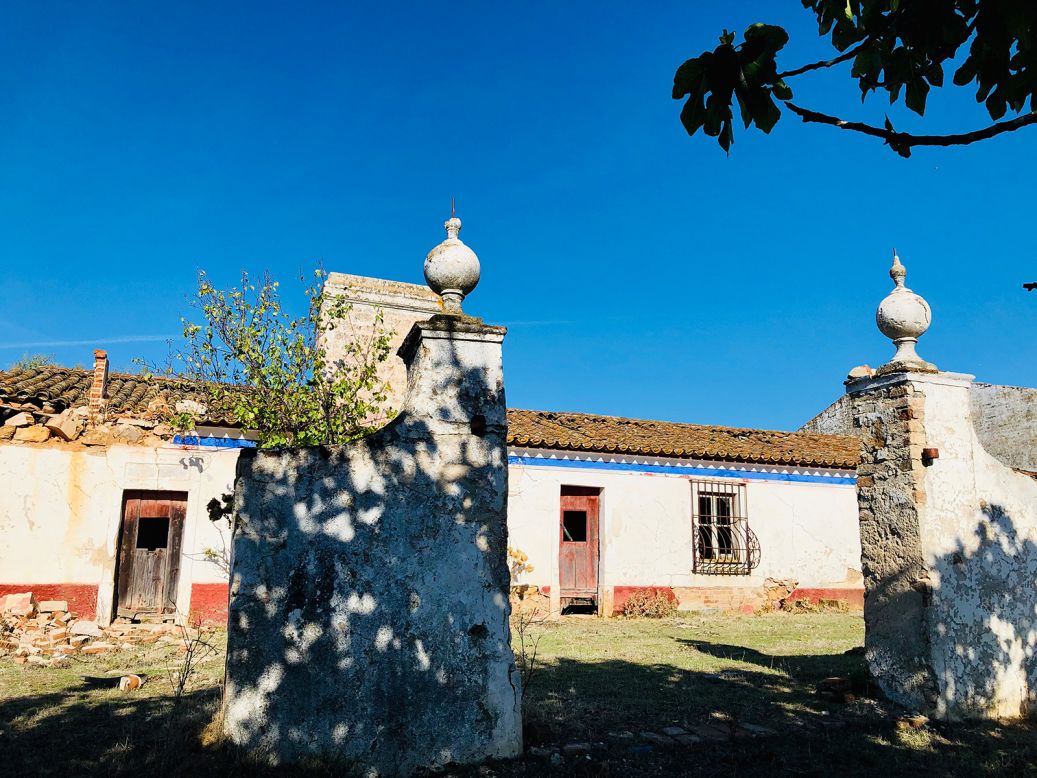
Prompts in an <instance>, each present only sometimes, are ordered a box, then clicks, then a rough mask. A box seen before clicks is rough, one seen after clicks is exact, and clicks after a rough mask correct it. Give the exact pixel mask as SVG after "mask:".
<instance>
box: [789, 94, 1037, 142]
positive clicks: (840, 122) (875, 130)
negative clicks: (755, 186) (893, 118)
mask: <svg viewBox="0 0 1037 778" xmlns="http://www.w3.org/2000/svg"><path fill="white" fill-rule="evenodd" d="M785 105H786V106H788V108H789V110H790V111H792V112H793V113H795V114H797V115H798V116H800V117H801V118H802V119H803V121H805V122H818V123H819V124H831V125H832V126H833V127H838V128H839V129H841V130H853V131H854V132H860V133H863V134H865V135H871V136H873V137H876V138H882V139H883V140H885V141H887V142H888V143H889V144H890V145H896V146H902V147H910V146H963V145H965V144H968V143H974V142H975V141H978V140H986V139H987V138H993V137H994V136H995V135H1000V134H1001V133H1003V132H1012V131H1013V130H1018V129H1019V128H1020V127H1025V126H1027V125H1028V124H1034V123H1035V122H1037V111H1031V112H1030V113H1027V114H1023V115H1022V116H1017V117H1016V118H1014V119H1009V120H1007V121H1003V122H995V123H994V124H992V125H990V126H989V127H984V128H983V129H981V130H973V131H972V132H963V133H957V134H953V135H912V134H911V133H908V132H897V131H896V130H887V129H885V128H883V127H874V126H872V125H870V124H864V123H863V122H849V121H846V120H845V119H840V118H839V117H838V116H829V115H828V114H824V113H818V112H817V111H811V110H809V109H807V108H800V107H799V106H798V105H795V104H794V103H789V102H786V103H785Z"/></svg>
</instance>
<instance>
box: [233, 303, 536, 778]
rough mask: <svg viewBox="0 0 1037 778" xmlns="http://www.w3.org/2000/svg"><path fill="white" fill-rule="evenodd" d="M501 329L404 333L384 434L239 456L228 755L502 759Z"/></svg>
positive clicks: (514, 684)
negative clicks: (395, 396) (393, 413)
mask: <svg viewBox="0 0 1037 778" xmlns="http://www.w3.org/2000/svg"><path fill="white" fill-rule="evenodd" d="M504 332H505V331H504V329H503V328H501V327H489V326H484V325H482V324H481V322H478V321H477V320H473V319H469V318H467V317H455V316H435V317H433V318H432V319H431V320H429V321H427V322H419V323H417V324H415V325H414V327H413V328H412V330H411V332H410V334H409V335H408V337H407V339H406V340H405V342H404V343H403V345H402V347H401V349H400V354H401V356H402V357H403V359H404V361H405V362H406V364H407V398H406V403H405V406H404V410H403V412H402V413H401V414H400V415H399V416H398V417H397V418H396V419H395V420H394V421H393V422H391V423H390V424H389V425H388V426H386V427H385V428H383V429H381V430H379V431H378V432H376V433H374V434H373V435H370V436H368V437H366V438H363V439H360V440H357V441H354V442H352V443H349V444H346V445H343V446H334V447H320V448H310V449H301V450H293V451H258V452H257V451H248V450H245V451H243V452H242V456H241V459H240V460H239V465H238V480H237V487H236V494H235V526H234V536H233V562H232V570H231V593H230V614H229V625H228V649H227V681H226V691H225V698H224V714H225V719H224V720H225V725H224V726H225V732H226V734H227V736H228V737H229V739H230V740H231V741H232V742H234V743H236V744H238V745H240V746H242V747H244V748H245V750H246V751H248V752H250V753H252V754H253V755H255V756H258V757H260V758H262V759H264V760H266V761H269V762H272V763H291V762H299V761H300V760H305V759H308V758H314V757H315V758H319V759H325V760H330V761H332V762H335V763H340V764H343V765H345V766H348V767H350V768H351V769H353V768H355V769H357V770H358V772H360V773H365V774H378V775H409V774H410V773H412V772H413V771H415V770H417V769H420V768H433V767H436V766H439V765H444V764H447V763H450V762H456V763H473V762H478V761H481V760H484V759H488V758H501V757H510V756H516V755H518V754H519V753H521V750H522V734H521V732H522V729H521V713H520V707H521V704H520V703H521V700H520V694H521V685H520V681H519V677H518V673H517V670H516V668H515V662H514V657H513V655H512V651H511V646H510V641H509V637H510V634H509V626H508V616H509V613H510V605H509V600H508V594H509V585H510V580H509V573H508V566H507V560H506V548H507V502H506V500H507V449H506V443H505V440H506V432H507V421H506V404H505V399H504V381H503V371H502V365H501V342H502V340H503V338H504Z"/></svg>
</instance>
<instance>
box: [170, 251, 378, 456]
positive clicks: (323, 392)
mask: <svg viewBox="0 0 1037 778" xmlns="http://www.w3.org/2000/svg"><path fill="white" fill-rule="evenodd" d="M323 278H324V274H323V272H322V271H320V270H318V271H317V272H316V273H315V274H314V279H315V280H314V284H313V285H312V286H309V287H307V288H306V290H305V294H306V298H307V302H308V306H307V312H306V314H305V315H303V316H295V317H293V316H292V315H290V314H289V313H288V312H287V311H286V310H285V309H284V307H283V306H282V303H281V299H280V293H279V291H278V287H279V284H278V282H276V281H274V280H273V279H271V278H270V277H269V276H264V277H263V279H262V281H261V282H259V283H258V284H257V283H255V282H254V281H253V280H252V279H251V278H250V277H249V275H248V274H247V273H243V274H242V277H241V286H240V288H232V289H227V290H222V289H217V288H216V287H214V286H213V285H212V283H211V282H210V281H209V280H208V278H207V277H206V275H205V273H200V274H199V278H198V291H197V293H196V295H195V299H194V307H195V308H196V309H197V310H198V311H200V312H201V314H202V318H203V320H204V324H199V323H194V322H191V321H189V320H187V319H184V320H183V336H184V342H183V345H182V346H181V347H180V348H179V349H178V350H176V351H175V352H174V353H173V361H172V364H171V365H170V368H169V369H168V370H167V371H166V372H167V373H174V374H176V375H179V376H182V377H184V378H186V379H188V380H190V381H191V382H192V383H193V384H194V385H195V386H200V387H202V388H203V390H204V391H205V392H206V393H207V394H208V395H209V400H210V402H211V404H212V406H214V407H216V408H220V409H222V410H223V411H224V412H227V413H229V414H230V415H231V416H233V418H234V419H235V421H237V423H239V424H240V425H241V426H242V427H244V428H245V429H248V430H253V431H255V432H257V433H258V434H259V441H260V445H261V446H263V447H272V446H312V445H320V444H329V443H344V442H346V441H348V440H351V439H353V438H356V437H359V436H361V435H363V434H366V433H367V432H369V431H371V430H372V424H373V423H374V422H376V421H378V420H384V419H385V417H386V416H387V415H388V413H389V412H388V410H387V409H386V408H385V407H384V405H385V402H386V398H387V396H388V385H387V384H385V382H384V381H383V380H382V379H381V378H380V376H379V366H380V365H381V364H382V363H383V362H384V361H385V360H386V359H387V358H388V356H389V348H390V343H391V336H392V333H391V332H389V331H388V330H386V329H385V328H384V327H383V326H382V318H381V311H378V313H377V315H376V321H375V325H374V327H373V328H372V329H371V330H370V331H369V332H368V331H366V330H362V329H360V328H354V327H353V326H352V324H351V322H350V319H349V317H350V311H351V307H350V305H349V304H348V303H347V302H346V301H345V299H344V298H342V297H341V296H331V297H329V296H328V294H327V293H326V292H325V290H324V288H323V287H322V284H321V281H322V279H323ZM342 325H344V326H345V328H346V330H347V332H349V335H348V336H347V337H346V339H345V343H344V345H343V355H342V357H341V358H339V359H337V360H336V361H335V363H334V364H332V363H330V362H329V360H328V356H327V353H326V351H325V349H324V345H323V344H324V343H325V342H326V337H325V336H326V335H327V334H329V333H330V332H332V331H333V330H334V329H336V328H337V327H339V326H342Z"/></svg>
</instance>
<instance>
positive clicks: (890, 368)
mask: <svg viewBox="0 0 1037 778" xmlns="http://www.w3.org/2000/svg"><path fill="white" fill-rule="evenodd" d="M889 277H890V278H892V279H893V291H892V292H890V293H889V294H888V295H887V296H886V298H885V299H884V300H883V301H882V302H881V303H879V308H878V310H877V311H876V312H875V323H876V324H877V325H878V327H879V330H880V331H881V332H882V334H883V335H885V336H886V337H887V338H889V339H890V340H892V341H893V343H894V345H895V346H896V347H897V351H896V354H894V355H893V359H891V360H890V361H889V362H887V363H886V364H885V365H883V366H882V367H881V368H879V371H880V372H886V373H892V372H897V371H905V370H925V371H934V370H936V365H934V364H932V363H930V362H926V361H925V360H924V359H922V358H921V357H920V356H918V353H917V352H916V351H915V344H916V343H917V342H918V339H919V338H920V337H921V336H922V335H923V334H924V333H925V331H926V330H927V329H929V325H930V324H931V323H932V320H933V313H932V309H930V308H929V303H927V302H926V301H925V300H924V299H923V298H922V297H921V296H920V295H917V294H915V293H914V292H912V291H911V290H910V289H908V288H907V287H906V286H904V279H905V278H906V277H907V268H906V267H904V264H903V263H902V262H901V261H900V257H899V256H897V250H896V249H893V266H892V267H891V268H890V269H889Z"/></svg>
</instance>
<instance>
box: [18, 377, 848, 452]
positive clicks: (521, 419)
mask: <svg viewBox="0 0 1037 778" xmlns="http://www.w3.org/2000/svg"><path fill="white" fill-rule="evenodd" d="M92 376H93V373H92V371H90V370H85V369H82V368H66V367H55V366H46V367H37V368H30V369H15V370H9V371H6V372H3V371H0V402H4V403H17V404H27V403H28V404H33V405H36V406H37V407H40V408H42V409H44V410H48V411H50V412H60V411H62V410H64V409H65V408H74V407H78V406H81V405H86V404H87V399H88V394H89V391H90V383H91V381H92ZM159 396H163V397H164V398H165V399H166V400H167V402H169V403H175V402H176V400H179V399H186V398H191V399H203V398H201V397H200V393H199V392H198V391H197V388H196V387H194V386H192V385H191V384H190V383H188V382H186V381H182V380H176V379H170V378H162V377H157V376H150V377H149V376H142V375H134V374H131V373H111V374H109V376H108V411H109V412H110V413H113V414H115V415H127V416H145V415H147V413H148V403H150V402H151V401H152V400H154V399H155V398H157V397H159ZM207 404H210V405H211V403H207ZM200 421H201V422H202V423H204V424H210V425H216V426H228V427H231V426H237V424H236V423H235V422H234V420H233V419H232V417H231V415H230V414H229V413H226V412H221V411H220V410H219V409H212V408H210V412H209V418H206V419H203V420H200ZM508 444H509V445H512V446H521V447H524V448H545V449H555V450H563V451H584V452H595V453H601V454H626V455H640V456H662V457H677V458H687V459H710V460H722V461H729V462H746V463H758V464H768V465H795V466H807V467H832V468H853V467H856V466H857V460H858V452H859V448H858V441H857V439H856V438H852V437H847V436H842V435H818V434H814V433H807V432H774V431H770V430H755V429H739V428H735V427H718V426H708V425H701V424H678V423H675V422H668V421H652V420H647V419H627V418H622V417H618V416H595V415H592V414H587V413H558V412H553V411H530V410H520V409H517V408H511V409H509V410H508Z"/></svg>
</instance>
